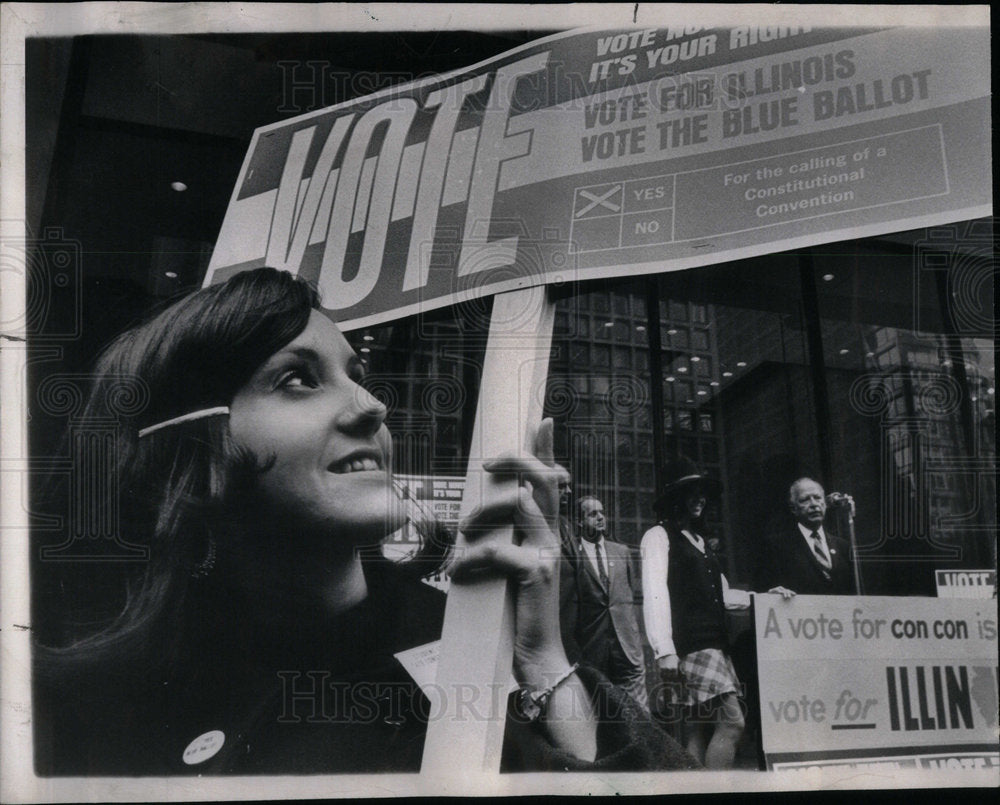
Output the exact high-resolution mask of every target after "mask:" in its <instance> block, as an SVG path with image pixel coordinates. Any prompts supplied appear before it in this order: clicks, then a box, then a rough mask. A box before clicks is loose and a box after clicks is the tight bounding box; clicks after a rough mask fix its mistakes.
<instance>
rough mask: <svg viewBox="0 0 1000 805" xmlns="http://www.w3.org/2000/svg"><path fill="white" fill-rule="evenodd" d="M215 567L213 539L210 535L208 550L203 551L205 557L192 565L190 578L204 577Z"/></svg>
mask: <svg viewBox="0 0 1000 805" xmlns="http://www.w3.org/2000/svg"><path fill="white" fill-rule="evenodd" d="M213 567H215V540H214V539H212V538H211V537H210V538H209V540H208V550H207V551H205V558H204V559H202V560H201V561H200V562H199V563H198V564H196V565H195V566H194V568H193V569H192V571H191V578H193V579H204V578H206V577H207V576H208V574H209V573H211V572H212V568H213Z"/></svg>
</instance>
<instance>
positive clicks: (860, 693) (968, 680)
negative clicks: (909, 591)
mask: <svg viewBox="0 0 1000 805" xmlns="http://www.w3.org/2000/svg"><path fill="white" fill-rule="evenodd" d="M754 616H755V628H756V635H757V662H758V670H759V674H760V717H761V727H762V733H763V741H764V752H765V756H766V758H767V763H768V767H769V768H772V769H795V768H808V767H812V766H817V765H819V766H831V765H843V766H845V767H847V766H850V767H851V768H856V769H861V768H867V767H869V766H871V765H872V764H882V765H883V767H884V766H885V764H889V765H893V764H894V767H896V768H905V767H911V768H938V767H949V766H953V765H954V766H956V767H960V768H962V767H964V768H975V767H980V768H981V767H987V766H997V765H1000V761H998V746H997V703H998V696H997V610H996V605H995V603H994V602H993V601H985V600H961V599H935V598H904V597H899V598H895V597H892V598H890V597H877V596H865V597H849V596H804V595H803V596H796V597H795V598H793V599H791V600H789V601H785V600H782V599H781V598H780V597H779V596H776V595H760V596H757V597H756V600H755V604H754Z"/></svg>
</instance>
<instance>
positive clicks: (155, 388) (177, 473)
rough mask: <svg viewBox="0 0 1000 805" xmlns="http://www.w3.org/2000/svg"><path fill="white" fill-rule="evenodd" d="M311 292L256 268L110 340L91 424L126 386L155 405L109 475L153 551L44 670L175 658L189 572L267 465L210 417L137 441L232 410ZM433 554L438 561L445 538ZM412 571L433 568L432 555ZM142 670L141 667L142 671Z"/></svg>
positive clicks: (126, 430)
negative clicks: (111, 608)
mask: <svg viewBox="0 0 1000 805" xmlns="http://www.w3.org/2000/svg"><path fill="white" fill-rule="evenodd" d="M318 307H319V299H318V296H317V294H316V292H315V290H314V289H313V288H312V287H311V286H310V285H308V284H307V283H306V282H304V281H302V280H300V279H298V278H296V277H294V276H292V275H291V274H289V273H287V272H282V271H276V270H274V269H269V268H261V269H256V270H253V271H247V272H243V273H240V274H237V275H235V276H234V277H232V278H231V279H229V280H228V281H227V282H225V283H223V284H220V285H213V286H210V287H208V288H204V289H202V290H200V291H197V292H195V293H193V294H191V295H190V296H188V297H185V298H184V299H182V300H180V301H178V302H177V303H175V304H173V305H171V306H170V307H169V308H167V309H166V310H164V311H163V312H162V313H160V314H159V315H157V316H155V317H153V318H152V319H151V320H149V321H148V322H146V323H145V324H143V325H141V326H139V327H136V328H134V329H132V330H129V331H128V332H126V333H124V334H122V335H121V336H119V337H118V338H117V339H115V340H114V341H113V342H112V343H111V345H110V346H109V347H108V348H107V349H106V350H105V351H104V353H103V354H102V355H101V357H100V358H99V359H98V362H97V365H96V367H95V370H94V383H93V388H92V391H91V394H90V397H89V400H88V403H87V407H86V413H85V415H86V416H107V412H108V402H109V399H110V398H111V397H112V395H114V394H116V393H119V390H120V389H121V387H122V384H123V382H128V383H131V384H132V387H133V388H138V389H139V393H140V394H141V395H142V396H144V397H145V399H147V400H148V404H147V405H146V406H145V407H143V408H142V410H139V411H136V412H135V413H134V414H130V415H128V416H127V417H124V418H120V419H119V421H120V424H121V426H122V427H121V428H120V439H119V441H118V452H117V455H116V456H115V460H114V466H113V468H110V471H111V472H113V473H114V475H115V480H116V482H117V488H118V490H119V528H120V531H121V534H120V535H121V536H122V537H123V538H124V539H125V540H126V541H128V542H130V543H133V544H138V545H143V546H145V547H146V548H147V549H148V561H147V562H146V564H145V566H144V569H143V572H142V574H141V577H140V578H139V579H137V580H136V583H135V584H134V585H132V586H131V587H130V589H129V590H128V592H127V598H126V604H125V606H124V608H123V610H122V612H121V614H120V615H119V617H118V618H117V619H116V620H115V621H114V622H113V623H112V624H111V625H110V626H109V627H108V628H106V629H104V630H103V631H101V632H100V633H98V634H96V635H91V636H89V637H86V638H84V639H82V640H79V641H77V642H76V643H74V644H72V645H71V646H69V647H67V648H62V649H50V648H44V649H40V651H41V662H40V663H39V671H40V673H41V674H42V675H43V676H45V675H46V674H47V673H49V672H51V673H54V674H58V672H59V670H60V669H62V670H65V669H66V666H67V665H71V666H73V667H75V668H80V669H81V670H82V669H84V668H85V667H93V668H95V670H96V669H99V668H100V667H101V666H107V664H108V663H111V662H115V661H122V660H134V659H136V658H138V657H140V656H151V655H152V654H153V653H154V652H155V654H156V655H158V656H164V657H172V656H174V657H175V656H177V655H178V652H177V651H176V650H174V649H176V648H177V646H176V643H177V642H178V641H182V640H184V636H185V633H186V629H185V623H186V620H185V619H186V618H187V619H190V613H185V604H186V602H188V601H189V599H190V597H191V590H192V586H193V585H195V584H198V582H197V581H195V580H194V579H193V577H192V576H193V571H195V570H196V568H197V567H198V565H199V563H201V562H203V561H204V559H205V557H206V554H207V553H208V552H209V551H210V550H211V547H210V546H211V545H212V542H211V534H212V531H213V529H214V528H217V527H219V528H221V527H223V525H225V527H229V528H231V527H232V519H233V516H234V512H237V511H238V510H239V506H238V502H239V501H240V499H241V497H242V496H245V495H246V494H247V493H249V492H250V490H251V489H252V484H253V482H254V479H255V476H256V474H257V473H258V472H260V471H261V469H262V462H261V459H263V461H264V464H263V467H266V461H267V457H256V456H252V455H248V454H246V453H245V451H241V450H240V449H238V448H237V447H236V446H235V445H234V444H233V443H232V441H231V439H230V436H229V425H228V417H225V416H215V417H206V418H204V419H197V420H193V421H190V422H186V423H184V424H182V425H178V426H174V427H168V428H164V429H162V430H157V431H155V432H153V433H150V434H147V435H146V436H145V437H144V438H142V439H140V438H139V435H138V433H139V430H140V429H141V428H144V427H148V426H150V425H152V424H155V423H158V422H163V421H165V420H167V419H171V418H173V417H177V416H180V415H183V414H187V413H191V412H193V411H197V410H201V409H206V408H211V407H215V406H224V405H229V404H230V403H231V401H232V399H233V397H234V396H235V395H236V393H237V392H238V391H239V389H240V388H241V387H242V386H243V385H244V384H245V383H246V382H247V381H248V380H249V379H250V377H251V375H252V374H253V372H254V371H255V370H256V369H257V367H258V366H260V365H261V364H262V363H263V362H264V361H265V360H266V359H267V358H268V357H270V356H271V355H272V354H274V353H275V352H276V351H278V350H279V349H280V348H282V347H283V346H285V345H286V344H288V343H289V342H290V341H292V340H293V339H294V338H296V337H297V336H298V335H299V334H300V333H302V331H303V330H305V328H306V326H307V324H308V322H309V317H310V314H311V312H312V311H313V310H314V309H316V308H318ZM433 537H434V538H433V539H432V540H430V541H429V542H431V543H433V544H431V545H429V549H431V550H436V551H437V552H438V553H443V551H442V545H441V544H440V543H441V541H442V539H441V535H440V533H438V534H435V535H433ZM421 558H422V559H423V561H422V562H418V563H417V564H418V565H420V566H421V567H422V569H423V570H424V571H426V569H427V567H428V564H427V557H426V556H423V557H421ZM139 665H140V666H141V663H139Z"/></svg>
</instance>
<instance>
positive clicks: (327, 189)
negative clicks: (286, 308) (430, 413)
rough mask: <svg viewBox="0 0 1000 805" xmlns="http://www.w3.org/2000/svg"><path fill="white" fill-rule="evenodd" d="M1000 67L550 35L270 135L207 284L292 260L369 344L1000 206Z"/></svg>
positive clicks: (693, 34)
mask: <svg viewBox="0 0 1000 805" xmlns="http://www.w3.org/2000/svg"><path fill="white" fill-rule="evenodd" d="M989 52H990V43H989V31H988V29H986V28H940V29H928V28H906V27H895V28H879V29H875V28H869V29H843V28H841V29H813V28H809V27H794V26H769V27H763V26H742V27H736V28H731V29H729V28H727V29H705V28H702V27H700V26H697V25H688V26H685V27H665V28H648V29H636V30H603V31H589V30H588V31H582V32H572V33H567V34H560V35H557V36H552V37H549V38H546V39H541V40H539V41H537V42H535V43H532V44H530V45H528V46H525V47H521V48H518V49H516V50H513V51H511V52H509V53H507V54H505V55H503V56H501V57H498V58H495V59H492V60H489V61H487V62H483V63H482V64H479V65H476V66H474V67H470V68H468V69H466V70H462V71H459V72H456V73H451V74H448V75H445V76H441V77H436V78H432V79H429V80H425V81H421V82H417V83H412V84H408V85H406V86H404V87H399V88H393V89H391V90H386V91H383V92H379V93H376V94H373V95H370V96H367V97H365V98H362V99H360V100H355V101H351V102H348V103H344V104H341V105H339V106H334V107H331V108H329V109H324V110H321V111H318V112H314V113H310V114H306V115H303V116H301V117H297V118H294V119H291V120H286V121H283V122H281V123H276V124H274V125H271V126H265V127H263V128H261V129H258V130H257V131H256V132H255V133H254V136H253V140H252V142H251V145H250V148H249V151H248V153H247V156H246V159H245V161H244V164H243V167H242V170H241V173H240V176H239V179H238V181H237V183H236V187H235V190H234V193H233V196H232V199H231V201H230V204H229V208H228V211H227V214H226V217H225V221H224V223H223V225H222V229H221V231H220V233H219V237H218V241H217V245H216V249H215V252H214V254H213V257H212V260H211V264H210V267H209V271H208V274H207V277H206V280H205V281H206V283H212V282H218V281H221V280H224V279H225V278H227V277H228V276H230V275H232V274H233V273H234V272H237V271H241V270H244V269H248V268H254V267H258V266H262V265H271V266H273V267H276V268H284V269H287V270H289V271H292V272H295V273H298V274H300V275H303V276H305V277H307V278H309V279H310V280H314V281H315V282H316V284H317V285H318V287H319V290H320V291H321V293H322V296H323V304H324V307H325V308H326V310H327V311H328V312H329V313H330V314H331V315H332V316H334V317H335V318H336V319H338V320H339V321H340V322H341V325H342V326H343V327H344V328H345V329H351V328H354V327H359V326H364V325H369V324H374V323H378V322H380V321H385V320H389V319H392V318H396V317H399V316H402V315H407V314H410V313H414V312H417V311H420V310H429V309H432V308H435V307H440V306H443V305H447V304H451V303H454V302H458V301H462V300H467V299H471V298H474V297H478V296H482V295H485V294H493V293H497V292H499V291H506V290H512V289H516V288H522V287H527V286H531V285H538V284H542V283H557V282H566V281H571V280H578V279H587V278H596V277H608V276H615V275H625V274H635V273H644V272H661V271H666V270H672V269H679V268H688V267H692V266H696V265H703V264H707V263H716V262H719V261H722V260H727V259H737V258H741V257H747V256H751V255H754V254H761V253H765V252H770V251H776V250H779V249H787V248H797V247H801V246H806V245H810V244H815V243H821V242H828V241H831V240H836V239H843V238H847V237H859V236H867V235H876V234H881V233H885V232H889V231H897V230H901V229H906V228H914V227H917V226H927V225H931V224H934V223H944V222H948V221H955V220H961V219H967V218H973V217H978V216H982V215H988V214H990V213H991V210H992V208H991V169H990V165H991V162H990V158H991V154H990V83H989V82H990V71H989V69H988V59H989Z"/></svg>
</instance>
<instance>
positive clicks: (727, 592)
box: [640, 525, 750, 659]
mask: <svg viewBox="0 0 1000 805" xmlns="http://www.w3.org/2000/svg"><path fill="white" fill-rule="evenodd" d="M681 533H682V534H683V535H684V536H685V537H686V538H687V540H688V542H690V543H691V544H692V545H694V547H695V548H697V549H698V550H699V551H701V553H705V541H704V540H703V539H702V538H701V537H700V536H698V535H697V534H692V533H690V532H688V531H682V532H681ZM640 550H641V552H642V620H643V623H644V624H645V627H646V638H647V639H648V640H649V645H651V646H652V647H653V655H654V656H655V657H656V659H660V658H661V657H666V656H667V655H669V654H676V653H677V649H676V648H675V647H674V638H673V621H672V620H671V612H670V592H669V590H668V589H667V573H668V572H669V570H670V540H669V539H668V538H667V532H666V531H665V530H664V528H663V526H661V525H655V526H653V527H652V528H651V529H649V531H647V532H646V533H645V534H643V537H642V545H641V548H640ZM721 575H722V600H723V603H724V605H725V607H726V609H745V608H746V607H748V606H750V594H749V593H748V592H747V591H746V590H734V589H732V588H730V586H729V581H728V580H727V579H726V575H725V573H723V574H721Z"/></svg>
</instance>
